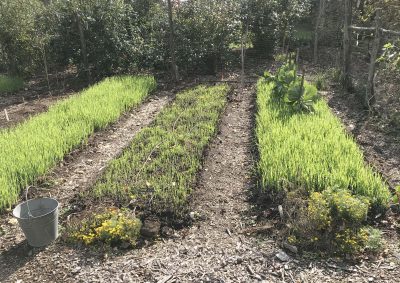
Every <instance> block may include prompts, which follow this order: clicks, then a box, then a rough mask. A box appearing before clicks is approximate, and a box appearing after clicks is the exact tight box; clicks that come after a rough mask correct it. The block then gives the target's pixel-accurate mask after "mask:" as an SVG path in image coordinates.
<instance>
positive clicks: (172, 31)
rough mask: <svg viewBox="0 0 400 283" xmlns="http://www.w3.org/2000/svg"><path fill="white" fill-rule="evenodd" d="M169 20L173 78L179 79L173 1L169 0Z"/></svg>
mask: <svg viewBox="0 0 400 283" xmlns="http://www.w3.org/2000/svg"><path fill="white" fill-rule="evenodd" d="M168 20H169V29H170V30H169V52H170V56H171V71H172V78H173V79H174V80H175V81H178V80H179V72H178V66H177V64H176V54H175V28H174V20H173V14H172V2H171V0H168Z"/></svg>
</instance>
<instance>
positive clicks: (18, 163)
mask: <svg viewBox="0 0 400 283" xmlns="http://www.w3.org/2000/svg"><path fill="white" fill-rule="evenodd" d="M155 85H156V84H155V80H154V78H153V77H129V76H124V77H114V78H108V79H105V80H104V81H102V82H100V83H98V84H96V85H94V86H92V87H90V88H88V89H87V90H84V91H82V92H81V93H80V94H78V95H75V96H73V97H71V98H68V99H66V100H64V101H61V102H59V103H57V104H55V105H53V106H52V107H50V109H49V111H48V112H46V113H43V114H40V115H38V116H35V117H32V118H31V119H29V120H27V121H26V122H24V123H22V124H20V125H18V126H16V127H14V128H11V129H7V130H3V131H0V160H1V161H0V210H1V209H4V208H7V207H9V206H11V205H13V204H14V203H15V202H16V201H17V200H18V196H19V194H20V192H21V190H23V189H24V188H25V187H27V186H28V185H29V184H31V183H32V182H33V181H35V179H36V178H37V177H38V176H40V175H42V174H44V173H46V172H47V171H48V170H49V169H50V168H51V167H52V166H54V165H55V164H56V163H57V162H59V161H60V160H62V159H63V157H64V155H65V154H67V153H68V152H70V151H71V150H72V149H73V148H75V147H77V146H79V145H80V144H81V143H82V142H84V141H85V140H86V139H87V138H88V137H89V136H90V135H91V134H92V133H93V132H94V131H96V130H98V129H102V128H104V127H106V126H107V125H108V124H110V123H111V122H114V121H116V120H117V119H118V117H120V115H121V114H122V113H123V112H125V111H126V110H128V109H129V108H131V107H133V106H136V105H138V104H139V103H141V102H142V101H143V99H144V98H146V97H147V95H148V94H149V93H150V92H151V91H152V90H153V89H154V88H155Z"/></svg>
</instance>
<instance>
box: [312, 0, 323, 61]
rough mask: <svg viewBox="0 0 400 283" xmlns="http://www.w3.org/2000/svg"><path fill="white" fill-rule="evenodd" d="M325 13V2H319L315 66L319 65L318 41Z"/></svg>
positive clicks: (315, 35)
mask: <svg viewBox="0 0 400 283" xmlns="http://www.w3.org/2000/svg"><path fill="white" fill-rule="evenodd" d="M324 13H325V0H320V1H319V8H318V16H317V21H316V23H315V34H314V64H317V63H318V41H319V29H320V26H321V22H322V17H323V15H324Z"/></svg>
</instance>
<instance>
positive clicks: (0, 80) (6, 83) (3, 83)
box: [0, 75, 24, 94]
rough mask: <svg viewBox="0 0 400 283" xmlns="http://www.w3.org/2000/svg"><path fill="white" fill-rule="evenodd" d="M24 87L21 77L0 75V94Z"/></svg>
mask: <svg viewBox="0 0 400 283" xmlns="http://www.w3.org/2000/svg"><path fill="white" fill-rule="evenodd" d="M23 87H24V81H23V80H22V79H21V78H17V77H10V76H5V75H0V94H1V93H9V92H15V91H17V90H19V89H21V88H23Z"/></svg>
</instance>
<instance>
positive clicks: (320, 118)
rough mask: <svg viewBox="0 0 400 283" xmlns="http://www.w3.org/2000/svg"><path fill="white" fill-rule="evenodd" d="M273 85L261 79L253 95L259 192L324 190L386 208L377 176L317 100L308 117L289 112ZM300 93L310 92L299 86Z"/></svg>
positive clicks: (385, 191) (385, 195) (384, 193)
mask: <svg viewBox="0 0 400 283" xmlns="http://www.w3.org/2000/svg"><path fill="white" fill-rule="evenodd" d="M274 84H275V83H274V82H266V81H265V80H264V79H261V80H260V81H259V83H258V95H257V106H258V115H257V129H256V135H257V142H258V149H259V154H260V160H259V163H258V172H259V175H260V178H261V180H260V185H261V186H262V188H264V189H268V190H274V191H280V190H289V191H290V190H291V189H296V188H304V189H305V190H306V191H307V192H308V193H312V192H314V191H315V192H321V191H323V190H325V189H327V188H335V187H336V188H341V189H346V190H350V191H351V192H352V193H353V194H355V195H360V196H365V197H368V199H369V200H370V202H371V204H372V205H374V206H382V205H386V204H387V203H388V200H389V197H390V193H389V190H388V188H387V186H386V185H385V183H384V181H383V180H382V178H381V177H380V176H378V175H377V174H376V173H374V172H373V170H372V169H371V168H370V167H369V166H367V165H366V164H365V163H364V159H363V154H362V152H361V151H360V150H359V148H358V147H357V145H356V143H355V142H354V141H353V140H352V139H351V138H350V137H349V136H348V135H347V134H346V132H345V130H344V128H343V126H342V125H341V123H340V121H339V120H338V119H337V118H336V117H335V116H334V115H333V114H332V113H331V111H330V109H329V107H328V105H327V104H326V103H325V102H324V101H323V100H322V99H321V100H318V101H316V102H315V103H314V105H313V107H314V113H303V112H296V111H293V110H292V109H291V107H290V105H288V104H287V103H284V102H283V101H279V100H276V99H275V96H274V94H273V90H274ZM305 88H306V90H307V88H313V86H311V85H309V84H308V83H307V82H305Z"/></svg>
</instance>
